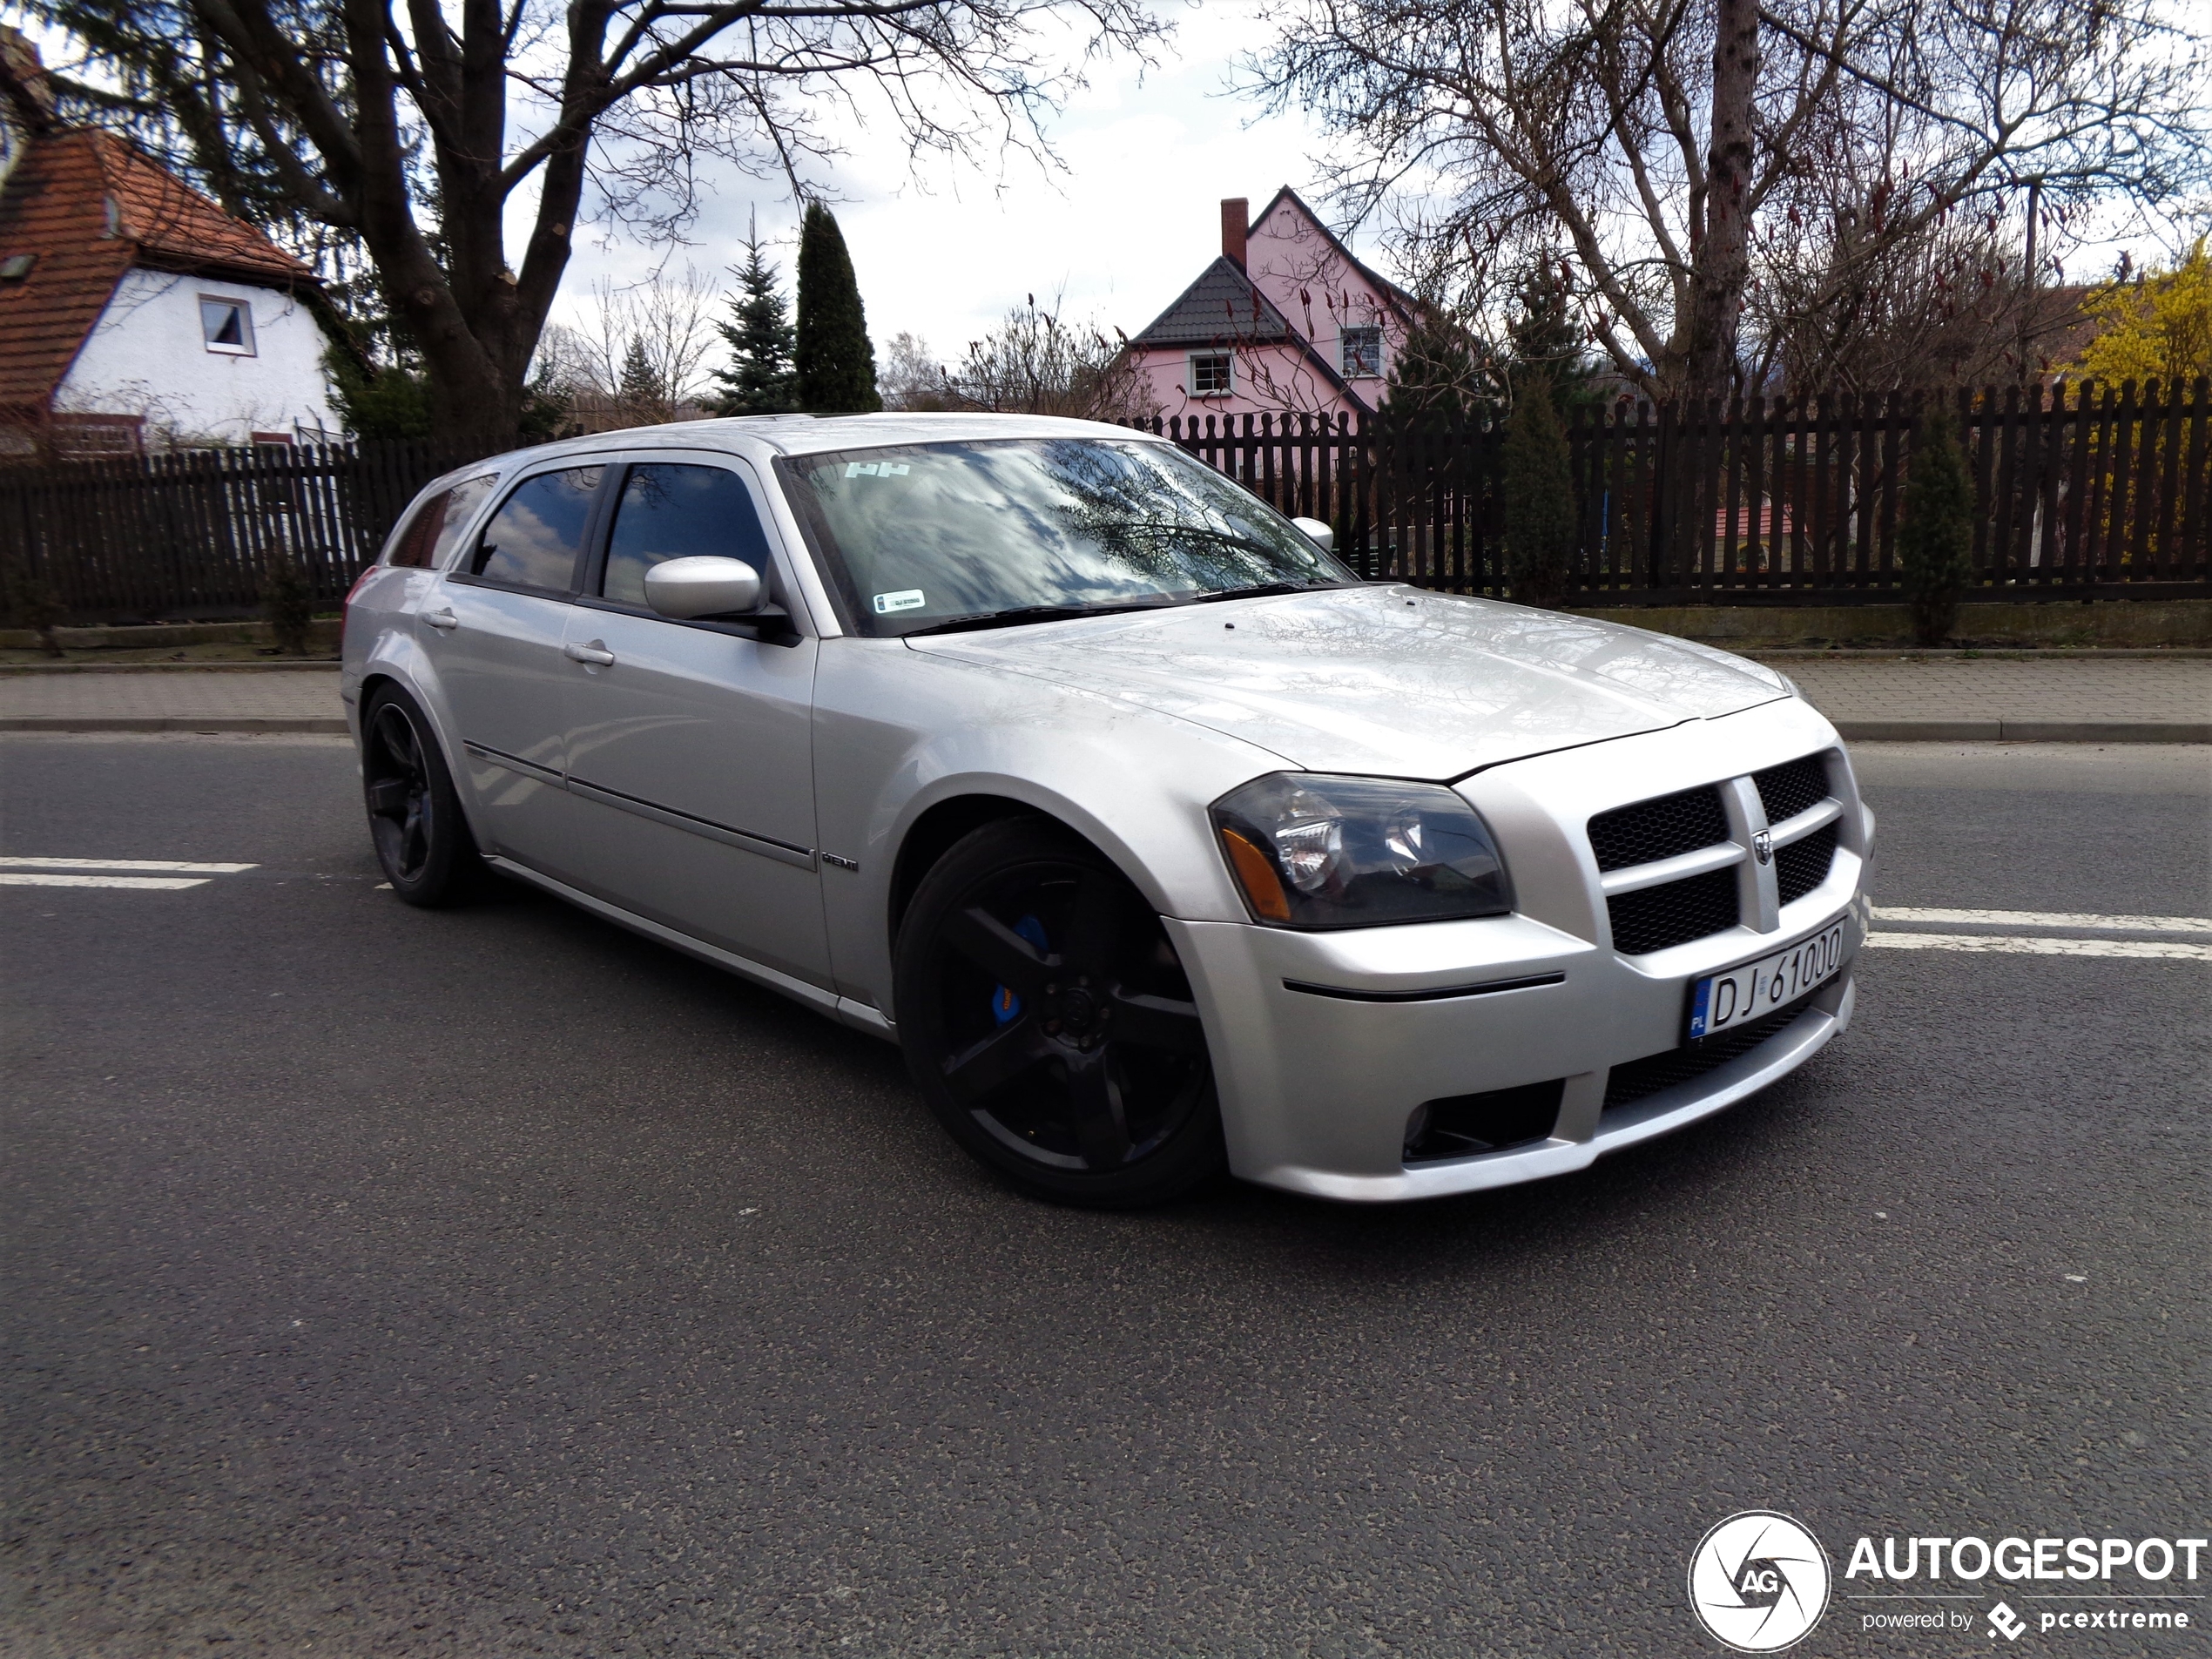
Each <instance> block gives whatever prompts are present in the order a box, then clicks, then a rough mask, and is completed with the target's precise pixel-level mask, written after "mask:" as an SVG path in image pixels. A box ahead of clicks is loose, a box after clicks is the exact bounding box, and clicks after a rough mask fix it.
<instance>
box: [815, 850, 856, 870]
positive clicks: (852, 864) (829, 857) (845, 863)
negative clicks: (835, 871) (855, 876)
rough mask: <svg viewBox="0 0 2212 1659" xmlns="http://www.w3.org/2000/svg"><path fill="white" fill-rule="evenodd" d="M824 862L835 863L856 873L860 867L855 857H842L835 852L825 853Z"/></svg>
mask: <svg viewBox="0 0 2212 1659" xmlns="http://www.w3.org/2000/svg"><path fill="white" fill-rule="evenodd" d="M822 862H823V863H825V864H833V865H835V866H836V867H838V868H839V869H840V870H851V871H853V872H855V873H858V871H859V870H860V864H859V863H858V861H857V860H853V859H841V858H840V857H838V856H837V854H836V853H823V854H822Z"/></svg>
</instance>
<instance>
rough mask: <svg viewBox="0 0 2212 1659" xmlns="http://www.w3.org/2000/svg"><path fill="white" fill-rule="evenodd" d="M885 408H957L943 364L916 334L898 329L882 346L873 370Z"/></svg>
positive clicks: (926, 342)
mask: <svg viewBox="0 0 2212 1659" xmlns="http://www.w3.org/2000/svg"><path fill="white" fill-rule="evenodd" d="M875 381H876V385H877V387H878V388H880V390H881V392H882V394H883V407H884V408H887V409H949V408H956V407H957V404H956V403H955V401H954V395H953V390H952V383H951V380H950V378H949V377H948V375H947V374H946V373H945V366H944V365H943V364H942V363H940V362H939V361H937V359H936V357H935V355H934V354H932V353H931V351H930V349H929V342H928V341H926V340H924V339H923V338H922V337H921V335H920V334H909V333H907V332H905V331H903V330H902V331H901V332H900V333H898V334H894V335H892V336H891V339H890V341H889V343H888V344H887V345H886V346H885V347H884V348H883V361H882V362H881V364H880V365H879V366H878V367H877V368H876V372H875Z"/></svg>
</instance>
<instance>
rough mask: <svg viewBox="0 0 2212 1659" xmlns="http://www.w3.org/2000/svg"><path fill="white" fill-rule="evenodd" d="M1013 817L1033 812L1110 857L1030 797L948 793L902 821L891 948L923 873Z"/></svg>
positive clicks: (891, 907) (888, 920)
mask: <svg viewBox="0 0 2212 1659" xmlns="http://www.w3.org/2000/svg"><path fill="white" fill-rule="evenodd" d="M1015 818H1034V819H1038V820H1040V821H1041V822H1043V823H1047V824H1050V825H1052V826H1055V828H1057V829H1060V830H1062V831H1064V832H1066V833H1068V834H1069V835H1070V836H1073V837H1074V838H1075V839H1076V840H1079V841H1081V842H1082V844H1083V845H1084V846H1088V847H1090V848H1091V850H1092V851H1094V852H1096V853H1098V854H1099V856H1100V857H1102V858H1105V859H1106V861H1107V862H1108V863H1109V864H1112V863H1114V862H1115V860H1113V859H1112V858H1111V857H1110V856H1109V855H1108V854H1107V853H1105V852H1104V850H1103V849H1102V848H1100V847H1098V846H1096V843H1094V842H1093V841H1092V840H1091V839H1090V838H1089V836H1087V835H1085V834H1084V833H1082V831H1081V830H1079V829H1077V828H1076V826H1074V825H1072V824H1070V823H1069V822H1068V821H1067V819H1064V818H1062V817H1060V816H1058V815H1057V814H1055V813H1050V812H1048V811H1046V810H1045V809H1044V808H1043V807H1042V806H1037V805H1036V804H1035V803H1034V802H1031V801H1026V800H1019V799H1015V797H1014V796H1011V795H995V794H990V793H988V792H981V791H979V792H973V793H968V794H961V795H952V796H948V797H947V798H946V799H943V800H940V801H936V802H934V803H933V804H932V805H930V806H928V807H927V808H925V809H924V810H923V812H922V813H921V815H920V816H919V817H917V818H916V819H914V822H913V823H912V824H910V825H909V826H907V833H906V834H905V835H904V836H903V837H902V838H901V839H900V842H899V852H898V856H897V857H896V858H895V859H894V860H893V861H892V866H891V890H890V894H889V899H888V902H889V914H888V915H887V917H886V919H885V921H886V924H887V935H888V939H889V942H890V945H891V948H892V950H893V951H894V953H895V952H896V951H897V949H898V944H899V929H900V927H901V926H903V925H904V923H905V921H906V919H907V907H909V906H910V905H911V904H912V903H913V902H914V892H915V889H917V888H918V887H921V883H922V878H923V877H925V876H927V874H928V873H929V872H930V871H931V870H933V869H934V868H935V867H936V866H937V864H938V862H939V861H940V860H942V859H943V858H944V856H945V854H946V853H949V852H951V851H952V850H953V848H954V846H958V845H959V844H960V843H961V841H962V840H966V839H967V838H968V836H970V835H972V834H974V833H975V832H976V831H977V830H979V829H981V828H982V827H983V826H985V825H987V824H996V823H1000V822H1002V821H1004V820H1006V819H1015Z"/></svg>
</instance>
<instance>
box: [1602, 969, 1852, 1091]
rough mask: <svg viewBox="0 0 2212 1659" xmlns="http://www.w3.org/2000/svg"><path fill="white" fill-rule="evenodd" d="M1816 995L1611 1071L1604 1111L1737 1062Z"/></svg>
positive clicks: (1792, 1021)
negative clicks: (1700, 1040) (1745, 1023)
mask: <svg viewBox="0 0 2212 1659" xmlns="http://www.w3.org/2000/svg"><path fill="white" fill-rule="evenodd" d="M1817 995H1820V993H1819V992H1817V991H1814V992H1812V993H1811V994H1810V995H1805V996H1801V997H1799V998H1798V999H1797V1001H1794V1002H1792V1003H1790V1004H1789V1005H1788V1006H1787V1007H1785V1008H1777V1009H1775V1011H1774V1012H1773V1013H1771V1014H1763V1015H1760V1016H1759V1017H1758V1018H1757V1019H1756V1020H1753V1021H1751V1022H1750V1023H1749V1024H1747V1025H1739V1026H1736V1027H1733V1028H1730V1029H1729V1030H1726V1031H1723V1032H1722V1033H1720V1035H1717V1036H1710V1037H1707V1038H1705V1039H1704V1040H1703V1042H1689V1043H1684V1044H1683V1046H1682V1047H1681V1048H1679V1049H1667V1050H1665V1051H1664V1052H1663V1053H1661V1054H1655V1055H1645V1056H1644V1057H1643V1058H1642V1059H1641V1060H1631V1061H1629V1063H1628V1064H1627V1065H1625V1066H1615V1067H1614V1068H1613V1071H1612V1075H1611V1076H1608V1077H1607V1078H1606V1080H1605V1106H1606V1109H1607V1110H1608V1111H1610V1110H1611V1109H1613V1108H1614V1107H1615V1106H1626V1105H1629V1103H1632V1102H1635V1101H1639V1100H1642V1099H1643V1098H1644V1097H1645V1096H1649V1095H1656V1094H1657V1093H1658V1092H1659V1091H1660V1090H1661V1089H1672V1088H1673V1087H1674V1086H1675V1085H1676V1083H1686V1082H1693V1081H1695V1080H1696V1079H1697V1078H1699V1077H1703V1076H1704V1075H1705V1074H1706V1073H1707V1072H1709V1071H1711V1070H1712V1069H1715V1068H1716V1067H1718V1066H1724V1065H1726V1064H1727V1063H1728V1062H1730V1061H1731V1060H1737V1059H1741V1058H1742V1057H1743V1055H1747V1054H1749V1053H1750V1052H1751V1050H1752V1049H1756V1048H1757V1047H1758V1046H1759V1045H1760V1044H1761V1043H1762V1042H1766V1041H1767V1040H1768V1039H1769V1038H1770V1037H1773V1036H1776V1035H1779V1034H1780V1033H1781V1032H1782V1031H1783V1030H1784V1028H1786V1027H1788V1026H1791V1025H1793V1024H1795V1023H1796V1022H1797V1020H1798V1019H1799V1018H1800V1017H1801V1016H1802V1015H1804V1013H1805V1011H1806V1010H1807V1009H1808V1008H1811V1006H1812V999H1813V997H1815V996H1817Z"/></svg>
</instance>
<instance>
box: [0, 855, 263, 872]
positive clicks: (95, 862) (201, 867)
mask: <svg viewBox="0 0 2212 1659" xmlns="http://www.w3.org/2000/svg"><path fill="white" fill-rule="evenodd" d="M258 869H260V865H258V864H183V863H179V862H177V861H176V860H170V859H0V870H162V871H165V872H167V873H170V874H172V875H236V874H237V873H239V871H241V870H258Z"/></svg>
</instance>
